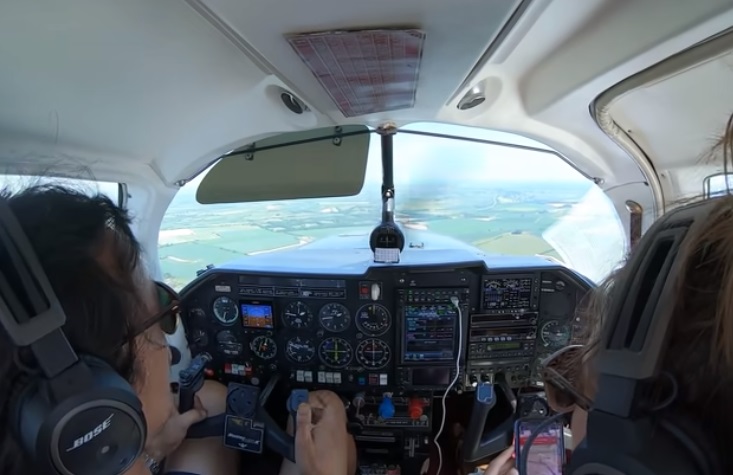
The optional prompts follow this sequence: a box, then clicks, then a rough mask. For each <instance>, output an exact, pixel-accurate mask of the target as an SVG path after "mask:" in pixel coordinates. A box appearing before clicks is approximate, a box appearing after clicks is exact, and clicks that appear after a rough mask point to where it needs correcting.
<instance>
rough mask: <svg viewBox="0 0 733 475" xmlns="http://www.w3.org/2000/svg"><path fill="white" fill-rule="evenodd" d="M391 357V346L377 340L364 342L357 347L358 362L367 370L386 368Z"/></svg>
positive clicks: (370, 339) (372, 339) (371, 339)
mask: <svg viewBox="0 0 733 475" xmlns="http://www.w3.org/2000/svg"><path fill="white" fill-rule="evenodd" d="M391 356H392V352H391V350H390V349H389V345H387V343H385V342H384V341H382V340H378V339H376V338H368V339H366V340H362V342H361V343H359V346H357V347H356V361H358V362H359V364H360V365H362V366H363V367H365V368H367V369H379V368H384V367H385V366H387V363H389V359H390V357H391Z"/></svg>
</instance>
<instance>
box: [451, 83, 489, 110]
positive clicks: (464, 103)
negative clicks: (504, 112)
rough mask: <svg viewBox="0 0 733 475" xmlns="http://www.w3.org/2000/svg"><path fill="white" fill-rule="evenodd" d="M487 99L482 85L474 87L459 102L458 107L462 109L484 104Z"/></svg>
mask: <svg viewBox="0 0 733 475" xmlns="http://www.w3.org/2000/svg"><path fill="white" fill-rule="evenodd" d="M484 101H486V96H485V95H484V92H483V91H482V90H481V88H480V87H478V86H477V87H473V88H471V90H470V91H468V92H467V93H466V95H465V96H463V99H461V100H460V101H459V102H458V108H459V109H460V110H462V111H465V110H468V109H473V108H474V107H476V106H478V105H480V104H483V103H484Z"/></svg>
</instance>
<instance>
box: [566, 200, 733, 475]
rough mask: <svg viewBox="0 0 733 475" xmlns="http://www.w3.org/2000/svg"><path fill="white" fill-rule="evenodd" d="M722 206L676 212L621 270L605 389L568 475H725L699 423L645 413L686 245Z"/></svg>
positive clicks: (599, 360)
mask: <svg viewBox="0 0 733 475" xmlns="http://www.w3.org/2000/svg"><path fill="white" fill-rule="evenodd" d="M718 203H719V200H718V199H716V200H709V201H706V202H702V203H698V204H694V205H688V206H685V207H682V208H679V209H677V210H674V211H672V212H670V213H668V214H666V215H665V216H663V217H662V218H661V219H659V220H658V221H657V222H656V223H654V224H653V225H652V227H651V228H650V229H649V231H648V232H647V234H646V235H645V236H644V238H643V239H642V240H641V241H640V242H639V248H638V249H637V250H636V251H635V253H634V255H633V257H632V258H631V260H630V261H629V262H628V264H627V265H626V267H625V268H624V270H623V271H622V272H623V273H624V274H625V276H626V279H622V280H621V281H620V282H619V285H621V286H622V287H620V288H617V289H615V291H613V294H614V295H615V298H614V299H613V301H612V302H611V303H610V305H612V307H611V309H610V310H611V311H610V313H609V315H610V317H609V320H610V321H608V322H605V324H604V325H605V326H604V333H603V335H602V339H601V342H600V345H599V349H598V354H597V355H596V357H595V362H596V365H597V366H596V371H597V373H598V391H597V395H596V399H595V401H594V403H593V407H592V409H591V411H590V413H589V414H588V425H587V435H586V438H585V440H584V441H583V442H582V443H581V444H580V446H579V447H577V448H576V449H575V451H574V452H573V456H572V457H571V460H570V463H569V464H568V466H567V467H566V470H565V471H564V473H565V474H569V475H591V474H593V475H660V474H680V475H693V474H694V475H718V474H721V473H722V471H721V467H720V461H719V457H718V454H717V452H716V451H715V449H714V448H713V447H714V446H713V444H712V443H711V441H710V436H709V435H708V434H707V433H706V431H705V430H704V428H703V427H702V426H701V424H700V422H699V421H696V420H693V419H692V418H690V417H686V416H685V415H684V414H679V413H676V414H673V413H672V412H671V411H670V410H666V411H665V410H664V409H662V410H660V411H659V412H652V411H648V410H645V403H646V404H647V407H648V403H649V401H648V400H646V401H645V398H644V396H643V389H644V383H646V382H648V381H651V380H653V379H654V378H657V377H664V376H660V373H661V371H660V366H661V363H662V359H663V357H664V354H665V351H666V350H667V340H668V330H669V326H670V322H671V319H672V310H673V309H672V305H673V302H674V300H675V292H677V288H676V281H677V279H676V277H677V275H679V270H680V266H681V265H682V263H681V262H680V259H677V256H678V251H679V249H680V245H681V244H682V243H683V241H684V240H685V238H686V237H687V236H689V235H692V234H694V233H695V232H696V231H697V230H698V229H699V227H700V226H702V223H703V222H704V221H705V220H706V218H707V217H708V216H709V215H710V213H711V211H712V210H713V209H714V208H715V206H716V205H717V204H718Z"/></svg>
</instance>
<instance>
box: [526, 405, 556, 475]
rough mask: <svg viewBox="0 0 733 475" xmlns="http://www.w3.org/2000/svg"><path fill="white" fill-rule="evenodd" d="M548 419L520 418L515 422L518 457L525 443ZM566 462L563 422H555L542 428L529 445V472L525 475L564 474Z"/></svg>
mask: <svg viewBox="0 0 733 475" xmlns="http://www.w3.org/2000/svg"><path fill="white" fill-rule="evenodd" d="M545 421H547V419H544V418H520V419H517V422H516V423H515V424H514V450H516V459H515V460H517V461H519V460H520V458H519V456H520V455H521V451H522V450H523V447H524V443H525V442H527V439H529V437H530V436H531V435H532V434H533V433H534V432H535V431H536V430H537V429H538V428H539V426H540V425H541V424H542V423H544V422H545ZM564 464H565V442H564V438H563V426H562V422H560V421H557V422H553V423H552V424H550V425H549V426H547V427H545V428H543V429H542V432H541V433H540V434H538V435H537V437H536V438H535V440H534V442H532V445H531V446H530V447H529V457H528V458H527V472H526V473H525V474H523V475H562V468H563V465H564Z"/></svg>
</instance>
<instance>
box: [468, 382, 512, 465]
mask: <svg viewBox="0 0 733 475" xmlns="http://www.w3.org/2000/svg"><path fill="white" fill-rule="evenodd" d="M499 399H504V401H505V402H506V403H508V404H509V406H510V407H511V412H510V413H509V414H507V415H506V417H505V418H504V419H503V420H502V421H501V422H499V423H498V424H497V425H496V426H495V427H493V428H492V429H489V431H488V432H487V433H484V426H485V425H486V421H487V419H488V417H489V413H491V412H492V411H493V410H494V408H495V406H496V405H497V402H499ZM503 406H504V407H506V404H503ZM516 407H517V399H516V396H515V395H514V391H512V389H511V387H510V386H509V383H507V381H506V379H505V378H504V377H503V376H502V375H497V377H496V382H495V383H494V384H492V383H488V382H483V383H480V384H479V385H478V386H477V387H476V393H475V401H474V403H473V410H472V411H471V418H470V420H469V423H468V427H467V428H466V433H465V435H464V438H463V460H464V462H466V463H474V462H477V461H479V460H484V459H486V458H488V457H490V456H492V455H494V454H497V453H499V452H501V451H502V450H504V449H505V448H507V447H509V446H510V445H511V444H512V434H513V430H514V417H515V416H514V413H515V410H516Z"/></svg>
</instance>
